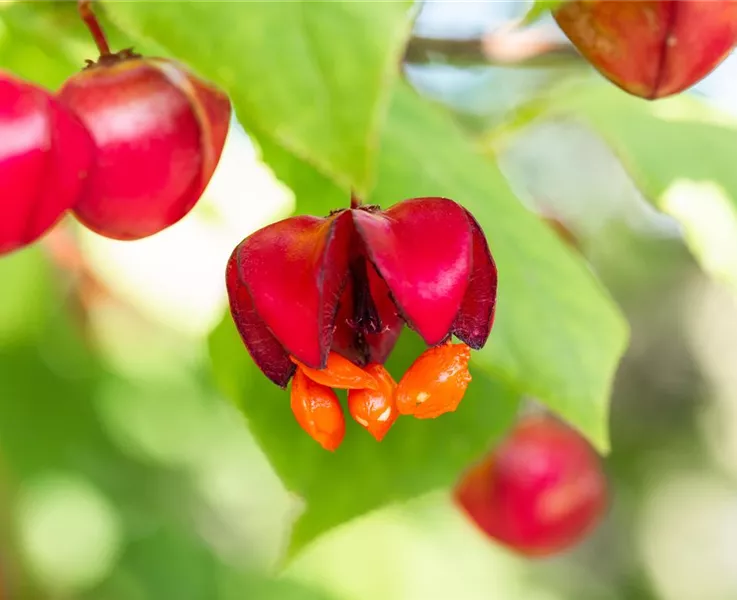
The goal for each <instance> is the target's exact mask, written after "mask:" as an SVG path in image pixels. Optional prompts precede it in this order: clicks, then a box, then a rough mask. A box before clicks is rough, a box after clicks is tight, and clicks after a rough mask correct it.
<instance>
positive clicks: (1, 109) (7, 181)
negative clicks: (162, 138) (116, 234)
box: [0, 73, 94, 254]
mask: <svg viewBox="0 0 737 600" xmlns="http://www.w3.org/2000/svg"><path fill="white" fill-rule="evenodd" d="M93 150H94V148H93V143H92V139H91V138H90V136H89V134H88V133H87V130H86V129H85V128H84V126H83V125H82V124H81V123H80V122H79V121H78V120H77V118H76V117H75V116H74V115H72V114H71V112H69V111H68V110H67V109H65V108H64V107H63V106H62V105H61V104H60V103H59V102H58V101H57V100H56V99H55V98H54V97H53V96H52V95H50V94H49V93H47V92H46V91H45V90H43V89H41V88H39V87H37V86H35V85H32V84H30V83H27V82H24V81H21V80H19V79H16V78H14V77H11V76H9V75H7V74H4V73H0V254H4V253H7V252H12V251H13V250H17V249H19V248H22V247H23V246H26V245H28V244H30V243H31V242H33V241H35V240H37V239H38V238H39V237H41V236H42V235H43V234H44V233H45V232H46V231H48V230H49V229H50V228H51V227H52V226H53V225H54V224H55V223H56V222H57V221H58V220H59V218H60V217H61V215H62V214H63V213H64V212H65V211H67V210H68V209H70V208H72V206H73V205H74V203H75V202H76V200H77V198H78V196H79V193H80V190H81V188H82V185H83V183H84V179H85V177H86V176H87V172H88V170H89V168H90V164H91V162H92V159H93V156H92V155H93Z"/></svg>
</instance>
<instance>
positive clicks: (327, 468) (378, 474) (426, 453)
mask: <svg viewBox="0 0 737 600" xmlns="http://www.w3.org/2000/svg"><path fill="white" fill-rule="evenodd" d="M423 349H424V346H423V344H422V343H421V342H420V340H419V338H417V337H416V336H414V335H413V334H411V333H409V332H408V333H406V334H405V335H403V336H402V338H401V339H400V342H399V344H398V347H397V349H396V350H395V351H394V353H393V354H392V357H391V358H390V360H389V362H388V363H387V368H388V369H389V370H390V372H392V373H393V374H394V375H395V376H399V375H400V374H401V373H403V372H404V371H405V370H406V368H407V367H408V366H409V365H410V364H411V362H412V361H413V360H414V358H416V357H417V356H418V355H419V354H420V352H421V351H422V350H423ZM210 354H211V358H212V363H213V369H214V373H215V377H216V379H217V381H218V383H219V384H220V386H221V387H222V389H223V390H225V391H226V393H227V394H228V395H229V396H230V397H231V398H233V399H234V400H235V401H236V402H237V404H238V405H239V406H240V408H241V410H242V411H243V412H244V413H245V415H246V417H247V419H248V423H249V426H250V429H251V431H252V432H253V435H254V436H255V437H256V439H257V440H258V442H259V444H260V445H261V447H262V448H263V450H264V452H265V453H266V455H267V456H268V458H269V460H270V461H271V464H272V465H273V467H274V469H275V470H276V472H277V473H278V475H279V476H280V477H281V479H282V480H283V482H284V484H285V485H286V487H287V488H288V489H289V490H291V491H293V492H295V493H297V494H299V495H300V496H301V497H302V498H303V499H304V500H305V502H306V508H305V512H304V513H303V514H302V515H301V517H300V518H299V520H298V521H297V523H296V525H295V528H294V531H293V534H292V540H291V548H290V552H291V553H294V552H296V551H298V550H299V549H300V548H302V547H303V546H304V545H305V544H307V543H308V542H309V541H310V540H312V539H313V538H315V537H317V536H318V535H320V534H321V533H323V532H324V531H326V530H328V529H330V528H332V527H335V526H337V525H339V524H341V523H344V522H346V521H348V520H350V519H352V518H354V517H357V516H359V515H361V514H364V513H366V512H368V511H370V510H373V509H375V508H378V507H380V506H382V505H386V504H388V503H391V502H398V501H402V500H406V499H408V498H412V497H414V496H417V495H420V494H422V493H425V492H428V491H430V490H433V489H437V488H442V487H447V486H449V485H451V484H452V483H453V481H455V479H456V478H457V477H458V476H459V474H460V472H461V471H462V469H464V468H465V467H466V466H467V465H468V464H469V463H470V462H471V461H472V460H473V459H474V458H476V457H477V456H478V455H479V454H480V453H481V452H483V451H484V450H485V449H486V448H488V447H489V446H490V444H491V443H492V442H493V441H494V440H495V439H496V438H497V437H498V436H500V435H501V434H502V433H503V432H504V431H505V429H507V427H508V426H509V425H510V424H511V422H512V419H513V418H514V415H515V412H516V407H517V400H516V398H515V396H514V394H512V393H511V392H510V391H509V390H508V389H507V388H505V387H504V386H503V385H500V384H499V383H498V382H495V381H493V380H491V379H490V378H488V377H486V376H485V374H484V373H483V371H482V370H481V369H475V370H474V371H473V377H474V380H473V383H472V385H471V386H470V387H469V390H468V393H467V395H466V397H465V398H464V400H463V402H462V403H461V406H460V408H459V409H458V411H456V412H455V413H453V414H448V415H444V416H443V418H440V419H437V420H431V421H420V420H416V419H412V418H409V417H407V418H400V419H399V420H398V421H397V423H395V425H394V426H393V428H392V429H391V431H390V432H389V433H388V434H387V436H386V438H384V440H383V441H382V442H381V443H377V442H376V441H375V440H374V439H373V438H372V437H371V436H370V435H369V434H368V433H367V432H366V431H365V430H364V429H362V428H361V427H359V426H358V425H357V424H356V423H354V422H353V421H352V420H351V419H350V418H349V419H348V420H349V423H348V427H347V431H346V436H345V440H344V442H343V444H342V445H341V447H340V448H339V449H338V450H337V451H336V452H335V453H330V452H326V451H325V450H323V449H322V448H320V447H319V446H318V445H317V444H316V443H315V442H314V441H313V440H312V439H311V438H310V437H309V436H308V435H307V434H306V433H305V432H304V431H302V430H301V429H300V428H299V426H298V425H297V422H296V421H295V419H294V416H293V415H292V412H291V409H290V405H289V393H288V392H287V391H284V390H282V389H280V388H278V387H276V386H275V385H274V384H272V383H271V382H269V381H268V380H267V379H266V378H265V377H264V376H263V374H262V373H261V372H260V371H259V370H258V369H257V368H256V366H255V365H254V363H253V361H252V360H251V359H250V357H249V355H248V353H247V352H246V350H245V348H244V347H243V344H242V342H241V340H240V338H239V337H238V334H237V332H236V330H235V326H234V325H233V322H232V320H231V318H230V315H226V317H225V319H224V320H223V322H222V323H221V324H220V326H219V327H218V328H217V329H216V330H215V332H214V333H213V334H212V336H211V338H210Z"/></svg>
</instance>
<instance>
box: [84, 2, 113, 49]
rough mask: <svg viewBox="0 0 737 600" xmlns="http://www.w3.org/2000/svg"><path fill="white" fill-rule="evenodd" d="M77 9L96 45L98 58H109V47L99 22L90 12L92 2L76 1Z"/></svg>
mask: <svg viewBox="0 0 737 600" xmlns="http://www.w3.org/2000/svg"><path fill="white" fill-rule="evenodd" d="M77 8H78V10H79V16H80V17H82V20H83V21H84V24H85V25H87V29H89V30H90V33H91V34H92V39H93V40H95V44H97V49H98V50H99V51H100V56H110V46H109V45H108V43H107V38H106V37H105V32H104V31H103V30H102V27H101V26H100V22H99V21H98V20H97V17H96V16H95V13H94V12H93V11H92V0H77Z"/></svg>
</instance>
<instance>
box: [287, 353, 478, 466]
mask: <svg viewBox="0 0 737 600" xmlns="http://www.w3.org/2000/svg"><path fill="white" fill-rule="evenodd" d="M470 358H471V349H470V348H469V347H468V346H467V345H465V344H451V343H450V342H448V343H446V344H442V345H440V346H436V347H434V348H430V349H428V350H426V351H425V352H423V353H422V354H421V355H420V356H419V357H418V358H417V359H416V360H415V362H414V363H412V366H410V368H409V369H407V372H406V373H405V374H404V376H403V377H402V378H401V379H400V381H399V383H397V382H396V381H395V380H394V378H393V377H392V376H391V374H390V373H389V371H387V370H386V369H385V368H384V366H383V365H380V364H376V363H372V364H369V365H367V366H366V367H359V366H357V365H355V364H353V363H352V362H351V361H349V360H348V359H346V358H344V357H342V356H341V355H340V354H337V353H335V352H331V353H330V355H329V356H328V361H327V365H326V367H325V368H324V369H312V368H310V367H308V366H306V365H304V364H302V363H301V362H300V361H298V360H297V359H296V358H294V357H292V361H293V362H294V363H295V364H296V365H297V370H296V372H295V374H294V378H293V379H292V392H291V406H292V412H293V413H294V416H295V417H296V419H297V422H298V423H299V425H300V426H301V427H302V429H304V430H305V431H306V432H307V433H308V434H309V435H310V437H312V439H314V440H315V441H316V442H318V443H319V444H320V445H321V446H322V447H323V448H325V449H326V450H330V451H334V450H336V449H337V448H338V446H340V444H341V442H342V441H343V437H344V436H345V417H344V415H343V408H342V407H341V405H340V401H339V400H338V396H337V395H336V393H335V391H334V390H335V389H341V390H348V412H349V413H350V415H351V417H353V419H355V421H356V422H357V423H358V424H359V425H361V426H362V427H364V428H365V429H366V430H367V431H368V432H369V433H370V434H371V435H372V436H373V437H374V438H375V439H376V440H377V441H379V442H380V441H381V440H382V439H383V438H384V436H385V435H386V434H387V432H388V431H389V429H390V428H391V426H392V425H393V424H394V422H395V421H396V420H397V418H398V417H399V415H412V416H414V417H417V418H418V419H434V418H435V417H439V416H440V415H442V414H444V413H446V412H452V411H455V410H456V408H457V407H458V404H459V403H460V401H461V399H462V398H463V395H464V394H465V393H466V388H467V387H468V384H469V383H470V381H471V374H470V373H469V372H468V361H469V359H470Z"/></svg>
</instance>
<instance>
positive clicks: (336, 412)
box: [291, 367, 345, 452]
mask: <svg viewBox="0 0 737 600" xmlns="http://www.w3.org/2000/svg"><path fill="white" fill-rule="evenodd" d="M291 405H292V412H293V413H294V416H295V418H296V419H297V423H299V425H300V427H302V429H304V430H305V431H306V432H307V433H308V434H309V436H310V437H311V438H312V439H313V440H315V441H316V442H317V443H319V444H320V445H321V446H322V447H323V448H325V450H330V451H331V452H332V451H334V450H336V449H337V448H338V446H340V444H341V442H342V441H343V436H344V435H345V417H344V416H343V409H342V408H341V406H340V402H339V401H338V396H337V395H336V394H335V392H334V391H333V390H331V389H330V388H329V387H326V386H324V385H320V384H319V383H315V382H314V381H312V380H311V379H310V378H309V377H307V375H305V373H304V372H303V371H302V369H301V368H299V367H298V368H297V371H296V372H295V373H294V378H293V379H292V393H291Z"/></svg>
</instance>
